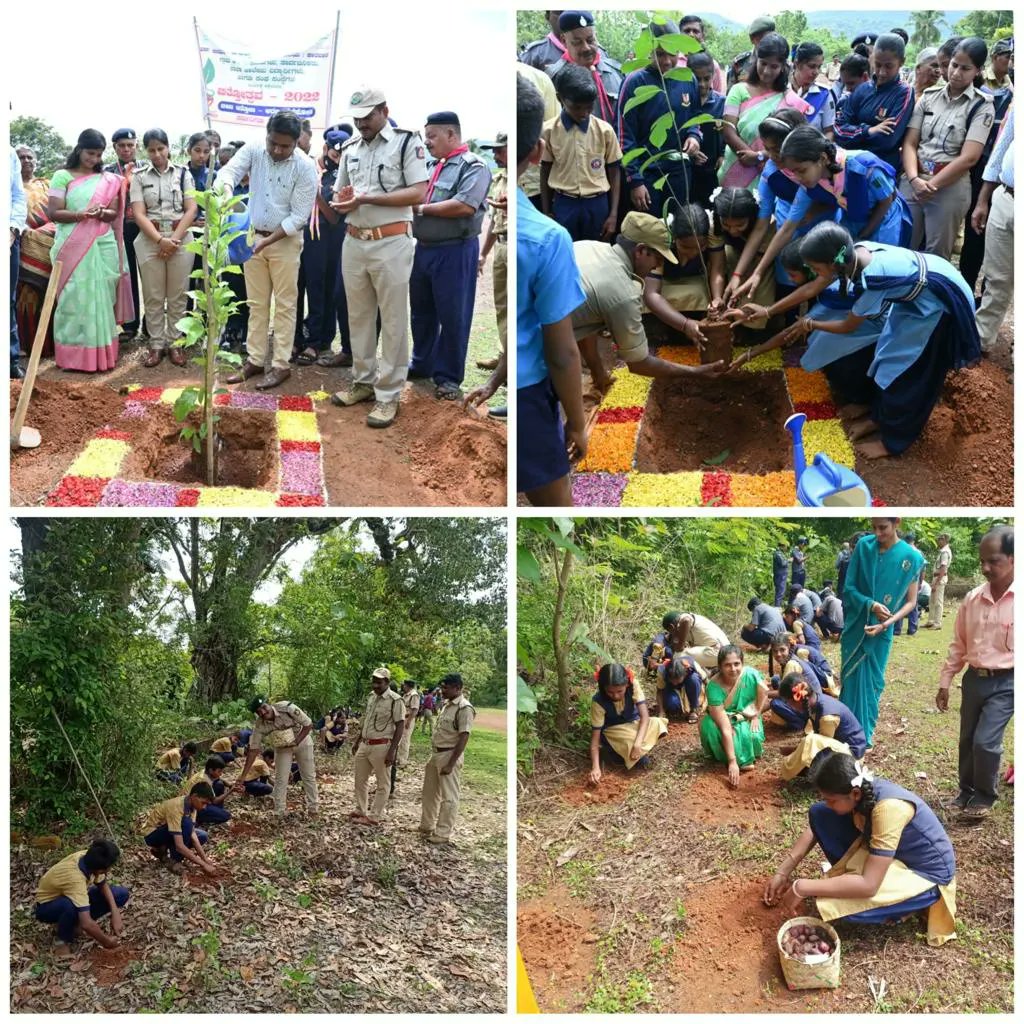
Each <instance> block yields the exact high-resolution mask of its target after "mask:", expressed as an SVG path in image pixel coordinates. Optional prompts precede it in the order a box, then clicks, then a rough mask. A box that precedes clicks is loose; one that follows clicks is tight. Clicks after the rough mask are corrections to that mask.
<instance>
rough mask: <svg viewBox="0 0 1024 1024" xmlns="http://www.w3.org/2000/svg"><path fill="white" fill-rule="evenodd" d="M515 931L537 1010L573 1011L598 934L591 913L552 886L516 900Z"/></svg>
mask: <svg viewBox="0 0 1024 1024" xmlns="http://www.w3.org/2000/svg"><path fill="white" fill-rule="evenodd" d="M556 908H557V909H556ZM516 935H517V941H518V943H519V951H520V952H521V953H522V955H523V962H524V963H525V964H526V973H527V975H528V976H529V978H530V985H531V986H532V988H533V993H534V995H535V996H536V998H537V1003H538V1005H539V1006H540V1008H541V1010H542V1011H543V1012H546V1013H555V1012H558V1011H559V1010H573V1009H577V1004H578V1002H579V994H580V992H582V991H583V989H585V988H586V986H587V983H588V981H589V979H590V976H591V974H593V972H594V968H595V967H596V965H597V940H598V939H599V938H600V935H599V933H598V932H597V930H596V928H595V923H594V914H593V912H592V911H591V910H589V909H588V908H587V907H583V906H580V904H578V903H576V902H575V901H574V900H573V899H572V897H571V896H569V894H568V892H567V891H566V890H564V889H562V888H561V887H555V888H554V889H552V890H551V891H550V892H548V893H546V894H545V895H544V896H543V897H540V898H538V899H535V900H528V901H526V902H525V903H520V904H519V910H518V912H517V914H516Z"/></svg>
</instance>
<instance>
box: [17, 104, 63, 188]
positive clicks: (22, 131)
mask: <svg viewBox="0 0 1024 1024" xmlns="http://www.w3.org/2000/svg"><path fill="white" fill-rule="evenodd" d="M11 145H12V146H13V147H14V148H15V149H17V147H18V146H31V147H32V149H33V150H35V154H36V174H37V175H38V176H39V177H40V178H49V177H51V176H52V175H53V173H54V171H56V170H58V169H59V168H61V167H63V166H64V161H65V160H66V159H67V155H68V153H70V152H71V146H69V145H68V144H67V143H66V142H65V141H64V139H63V138H62V137H61V134H60V132H58V131H57V129H56V128H54V127H53V126H52V125H50V124H47V123H46V121H44V120H43V119H42V118H40V117H15V118H12V120H11Z"/></svg>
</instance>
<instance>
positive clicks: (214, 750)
mask: <svg viewBox="0 0 1024 1024" xmlns="http://www.w3.org/2000/svg"><path fill="white" fill-rule="evenodd" d="M210 753H211V754H230V753H231V740H230V738H229V737H227V736H222V737H221V738H220V739H219V740H214V741H213V743H211V744H210Z"/></svg>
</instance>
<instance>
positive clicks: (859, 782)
mask: <svg viewBox="0 0 1024 1024" xmlns="http://www.w3.org/2000/svg"><path fill="white" fill-rule="evenodd" d="M874 779H875V773H874V772H873V771H871V769H870V768H867V767H865V765H864V762H863V761H858V762H857V774H856V775H855V776H854V777H853V778H852V779H850V785H851V786H863V785H864V783H865V782H873V781H874Z"/></svg>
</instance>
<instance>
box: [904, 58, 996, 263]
mask: <svg viewBox="0 0 1024 1024" xmlns="http://www.w3.org/2000/svg"><path fill="white" fill-rule="evenodd" d="M986 55H987V48H986V46H985V44H984V42H983V41H982V40H981V39H977V38H971V39H964V40H962V41H961V42H960V44H959V45H958V46H957V49H956V50H955V51H954V53H953V56H952V58H951V60H950V63H949V71H948V76H949V80H948V81H947V82H941V83H940V84H939V85H935V86H932V88H931V89H926V90H925V91H924V95H923V96H922V97H921V102H920V103H918V104H917V106H916V107H915V108H914V112H913V114H911V116H910V124H909V125H908V126H907V134H906V136H905V137H904V140H903V167H904V169H905V172H906V173H905V174H904V176H903V178H902V179H901V181H900V192H901V193H902V194H903V196H904V198H905V199H906V200H907V205H908V206H909V207H910V212H911V213H912V214H913V216H914V232H913V236H912V238H911V242H910V248H912V249H919V250H921V251H923V252H930V253H934V254H935V255H936V256H941V257H942V258H943V259H947V260H948V259H949V257H950V256H951V255H952V253H953V246H954V244H955V242H956V238H957V235H958V233H959V231H960V228H961V226H962V225H963V223H964V217H965V216H966V215H967V211H968V210H969V209H970V205H971V176H970V171H971V167H972V166H973V165H974V164H975V163H977V162H978V160H979V159H980V157H981V154H982V151H983V150H984V147H985V143H986V141H987V140H988V136H989V132H990V130H991V128H992V125H993V122H994V121H995V107H994V106H993V102H992V97H991V96H989V95H988V94H987V93H983V92H982V91H981V88H980V76H981V69H982V67H984V64H985V57H986ZM975 76H978V77H977V79H976V78H975Z"/></svg>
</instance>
